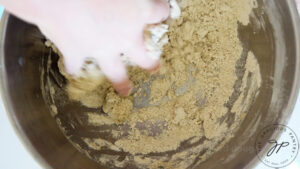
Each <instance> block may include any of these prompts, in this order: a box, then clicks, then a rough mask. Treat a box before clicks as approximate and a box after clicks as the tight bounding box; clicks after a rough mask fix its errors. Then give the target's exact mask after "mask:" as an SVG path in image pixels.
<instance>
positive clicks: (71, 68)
mask: <svg viewBox="0 0 300 169" xmlns="http://www.w3.org/2000/svg"><path fill="white" fill-rule="evenodd" d="M63 56H64V57H63V59H64V65H65V69H66V71H67V72H68V73H69V74H71V75H75V76H76V75H78V74H79V72H80V70H81V68H82V66H83V63H84V60H83V59H81V58H82V57H80V56H77V54H75V53H73V54H72V53H63Z"/></svg>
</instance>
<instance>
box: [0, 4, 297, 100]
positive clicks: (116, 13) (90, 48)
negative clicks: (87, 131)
mask: <svg viewBox="0 0 300 169" xmlns="http://www.w3.org/2000/svg"><path fill="white" fill-rule="evenodd" d="M296 3H297V7H298V9H300V0H296ZM0 4H1V5H3V6H5V8H6V9H7V10H8V11H9V12H11V13H13V14H15V15H17V16H18V17H20V18H22V19H24V20H26V21H28V22H31V23H34V24H36V25H37V26H38V27H39V28H40V30H41V31H42V32H43V33H44V34H45V35H46V36H47V38H49V39H50V40H51V41H52V42H54V43H55V44H56V46H57V47H58V48H59V50H60V51H61V52H62V54H63V55H64V64H65V67H66V69H67V72H68V73H70V74H73V75H76V74H77V73H78V72H79V71H80V69H81V66H82V64H83V62H84V60H85V59H86V58H87V57H93V58H95V59H96V61H97V63H98V65H99V67H100V69H101V70H102V72H103V73H104V74H105V75H106V76H107V78H108V79H109V80H110V81H111V82H112V84H113V86H114V88H115V89H116V91H117V92H119V94H120V95H128V94H129V92H130V90H131V88H132V86H131V83H130V80H129V77H128V75H127V71H126V66H125V65H124V64H123V63H122V62H121V60H120V57H119V56H120V54H121V53H126V55H127V56H129V57H130V58H129V59H130V61H131V62H133V63H135V64H136V65H138V66H140V67H141V68H144V69H146V70H148V71H150V72H151V71H155V70H157V69H158V68H159V60H153V59H151V58H150V57H149V56H148V55H147V52H146V49H145V45H144V41H143V31H144V28H145V26H146V25H148V24H154V23H159V22H161V21H163V20H165V19H166V18H168V16H169V10H170V9H169V5H168V3H167V0H0Z"/></svg>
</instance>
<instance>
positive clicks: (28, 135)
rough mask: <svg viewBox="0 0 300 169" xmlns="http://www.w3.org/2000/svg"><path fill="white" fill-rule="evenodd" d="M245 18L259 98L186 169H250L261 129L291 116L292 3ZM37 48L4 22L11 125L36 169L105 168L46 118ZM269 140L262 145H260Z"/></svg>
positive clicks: (298, 67) (34, 40)
mask: <svg viewBox="0 0 300 169" xmlns="http://www.w3.org/2000/svg"><path fill="white" fill-rule="evenodd" d="M250 18H251V19H250V20H251V23H250V24H249V25H248V26H240V28H239V36H240V37H239V38H240V40H241V42H242V44H243V48H244V50H245V51H246V52H248V51H252V52H253V53H254V54H255V56H256V58H257V60H258V63H259V66H260V70H261V77H262V86H261V89H260V94H259V95H258V97H257V98H256V99H255V100H254V104H253V105H252V106H251V108H250V109H249V110H248V112H247V115H246V118H245V120H244V122H243V123H242V124H241V126H240V128H239V129H238V131H237V133H236V134H235V136H234V137H233V138H232V139H231V140H230V141H229V142H228V143H227V144H226V145H225V146H224V148H223V149H221V150H220V151H218V152H216V153H214V154H213V155H212V156H211V157H210V158H209V159H207V160H206V161H204V162H203V163H201V164H200V165H199V166H195V167H194V168H207V169H213V168H225V169H227V168H228V169H236V168H244V167H252V166H254V165H255V164H256V163H257V162H258V161H259V160H258V158H257V154H256V151H255V148H254V144H255V140H256V138H257V135H258V134H259V132H260V131H261V130H262V129H263V128H264V127H266V126H268V125H272V124H285V123H286V122H287V120H288V118H289V116H290V114H291V112H292V110H293V107H294V104H295V101H296V97H297V94H298V89H299V77H300V74H299V71H300V39H299V38H300V32H299V31H300V23H299V17H298V13H297V10H296V5H295V2H294V1H293V0H281V1H280V0H258V7H257V8H256V9H254V10H253V12H252V14H251V17H250ZM44 42H45V37H44V36H43V35H42V34H41V33H40V32H39V30H38V29H37V28H36V27H35V26H33V25H30V24H28V23H25V22H23V21H22V20H20V19H18V18H17V17H15V16H13V15H10V14H5V15H4V17H3V19H2V25H1V42H0V44H1V48H0V52H1V53H0V59H1V62H0V67H1V69H0V75H1V95H2V99H3V102H4V105H5V108H6V111H7V113H8V115H9V117H10V119H11V122H12V123H13V125H14V126H15V129H16V131H17V133H18V134H19V137H20V139H22V141H23V143H24V145H25V146H26V147H27V148H28V150H29V151H30V152H31V153H32V155H33V156H34V157H35V158H36V159H37V160H38V161H39V162H40V163H41V165H42V166H43V167H44V168H54V169H82V168H89V169H101V168H105V167H102V166H100V165H99V164H98V163H96V162H94V161H93V160H90V159H89V158H88V157H86V156H85V155H84V154H82V153H80V152H79V151H78V150H77V149H76V148H75V147H73V145H72V144H71V143H70V142H69V141H68V140H67V138H66V137H65V136H64V135H63V133H62V132H61V131H60V129H59V127H58V125H57V123H56V121H55V119H54V118H52V116H51V114H50V112H49V106H48V105H47V102H46V101H45V99H44V97H43V93H42V90H41V78H40V77H41V76H40V75H41V70H42V69H43V59H42V56H45V55H48V54H49V48H46V47H45V45H44ZM233 118H234V117H233ZM274 134H275V133H270V134H269V136H268V137H266V139H265V140H262V142H263V143H264V144H263V145H267V138H269V137H272V136H273V135H274ZM228 147H229V148H228ZM246 147H248V148H249V149H248V150H247V151H245V148H246ZM127 168H131V169H132V168H133V167H131V166H128V167H127Z"/></svg>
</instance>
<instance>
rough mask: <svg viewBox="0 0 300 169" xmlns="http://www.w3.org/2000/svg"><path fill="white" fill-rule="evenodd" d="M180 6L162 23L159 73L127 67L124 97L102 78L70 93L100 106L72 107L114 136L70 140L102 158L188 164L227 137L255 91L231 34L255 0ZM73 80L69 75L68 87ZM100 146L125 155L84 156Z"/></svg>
mask: <svg viewBox="0 0 300 169" xmlns="http://www.w3.org/2000/svg"><path fill="white" fill-rule="evenodd" d="M179 5H180V7H181V11H182V13H181V16H180V18H179V19H177V20H172V21H168V22H167V23H166V24H168V25H169V31H168V33H167V34H168V38H169V42H168V43H167V44H166V45H165V46H164V48H163V52H162V68H161V70H160V73H159V74H157V75H149V74H148V73H147V72H145V71H143V70H141V69H140V68H138V67H129V74H130V77H131V80H132V81H133V83H134V90H133V91H132V95H130V96H128V97H120V96H119V95H118V94H116V93H115V91H114V89H113V88H112V87H111V85H110V84H109V82H108V81H107V80H106V79H101V80H102V81H101V85H97V86H95V88H94V89H93V90H86V91H85V92H82V90H80V92H79V95H77V97H71V98H72V99H73V100H77V101H79V102H81V103H82V104H83V105H85V106H87V107H91V108H99V109H100V107H102V109H103V111H104V112H105V113H98V112H91V111H90V112H76V113H80V114H82V113H84V116H85V117H86V118H87V123H88V125H91V126H98V127H103V128H105V127H106V128H107V126H114V127H115V129H107V130H108V131H109V132H110V133H111V135H110V137H112V139H111V140H113V141H108V140H107V139H106V138H103V137H102V138H99V137H97V138H90V137H84V136H82V138H81V141H82V144H84V145H85V146H82V145H78V144H77V143H76V141H74V140H72V139H70V140H71V142H72V143H73V144H74V145H75V146H76V147H77V148H78V149H79V150H80V151H83V152H85V153H86V154H87V155H88V156H90V157H91V158H92V159H94V160H96V161H98V162H100V163H101V164H104V165H109V166H117V167H126V166H128V165H129V164H132V163H134V164H135V165H136V166H137V167H138V168H153V169H156V168H159V167H161V168H167V169H171V168H172V169H174V168H178V169H183V168H192V167H194V166H196V165H197V164H198V163H201V162H202V161H204V160H205V159H206V158H208V157H209V156H210V155H211V154H212V153H213V152H215V151H217V150H218V149H220V148H221V147H222V146H223V145H224V144H225V143H226V142H227V141H228V140H229V139H230V138H231V137H233V136H234V132H235V131H236V130H237V129H238V127H239V125H240V123H241V122H242V121H243V119H244V117H245V115H246V112H247V111H248V109H249V107H250V106H251V104H252V101H253V100H254V98H255V97H256V96H257V94H258V93H259V87H260V84H261V77H260V70H259V65H258V63H257V61H256V59H255V56H254V55H253V54H252V53H251V52H244V51H243V47H242V44H241V42H240V40H239V38H238V25H239V24H242V25H247V24H248V22H249V14H250V12H251V10H252V8H253V7H254V6H255V1H253V0H218V1H211V0H201V1H199V0H181V1H179ZM67 79H68V78H67ZM69 79H70V78H69ZM78 80H79V81H80V79H76V81H77V82H78ZM83 80H85V79H83ZM76 81H75V82H74V81H72V80H69V82H68V86H70V85H71V86H72V85H73V86H74V85H75V86H76ZM91 82H92V81H91ZM92 84H93V82H92ZM68 86H67V89H70V88H69V87H68ZM80 89H85V88H80ZM68 92H69V96H70V93H72V94H74V91H70V90H68ZM54 93H55V92H54ZM75 93H76V92H75ZM72 94H71V95H72ZM54 97H55V96H54ZM53 106H55V105H52V107H51V108H52V109H55V108H53ZM55 110H56V111H57V109H55ZM58 113H64V112H58ZM56 114H57V113H56ZM57 120H58V121H59V123H61V119H57ZM61 127H62V128H64V127H63V126H61ZM103 130H104V129H103ZM63 131H65V130H64V129H63ZM65 133H66V132H65ZM66 135H67V134H66ZM89 150H91V151H89ZM92 150H93V151H92ZM102 150H113V151H114V152H125V153H126V155H113V154H105V153H101V154H98V155H91V154H92V153H91V152H95V151H96V152H97V151H99V152H101V151H102ZM102 152H103V151H102Z"/></svg>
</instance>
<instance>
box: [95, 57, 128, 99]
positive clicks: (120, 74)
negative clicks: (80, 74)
mask: <svg viewBox="0 0 300 169" xmlns="http://www.w3.org/2000/svg"><path fill="white" fill-rule="evenodd" d="M98 64H99V67H100V69H101V71H102V72H103V73H104V74H105V75H106V77H107V78H108V79H109V80H110V81H111V83H112V85H113V87H114V88H115V90H116V91H117V92H118V93H119V94H120V95H121V96H126V95H128V94H130V91H131V89H132V85H131V82H130V80H129V78H128V75H127V71H126V67H125V65H124V64H123V63H122V61H121V58H120V57H119V56H118V55H116V56H114V57H101V60H98Z"/></svg>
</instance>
